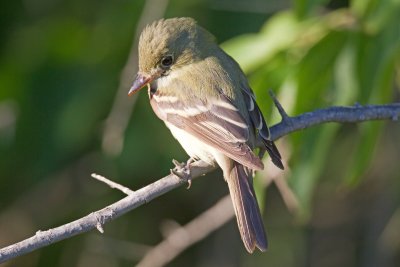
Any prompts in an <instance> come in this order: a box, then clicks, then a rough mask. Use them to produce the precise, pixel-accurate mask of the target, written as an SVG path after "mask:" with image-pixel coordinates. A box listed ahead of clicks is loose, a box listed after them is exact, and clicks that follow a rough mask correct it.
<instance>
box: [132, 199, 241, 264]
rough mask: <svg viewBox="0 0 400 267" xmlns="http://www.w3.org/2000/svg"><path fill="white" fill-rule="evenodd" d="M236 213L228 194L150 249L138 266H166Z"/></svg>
mask: <svg viewBox="0 0 400 267" xmlns="http://www.w3.org/2000/svg"><path fill="white" fill-rule="evenodd" d="M234 214H235V212H234V211H233V207H232V202H231V197H230V196H229V195H227V196H225V197H223V198H222V199H220V200H219V201H218V202H217V203H216V204H215V205H214V206H212V207H211V208H209V209H208V210H206V211H205V212H203V213H202V214H200V215H199V216H198V217H196V218H195V219H194V220H192V221H191V222H189V223H188V224H186V225H185V226H183V227H179V228H177V229H175V230H173V231H172V233H170V234H169V235H168V236H167V238H165V239H164V240H163V241H162V242H161V243H159V244H158V245H157V246H155V247H154V248H152V249H150V250H149V252H148V253H146V254H145V256H144V257H143V258H142V260H141V261H140V262H139V263H138V264H137V265H136V267H150V266H151V267H158V266H164V265H165V264H166V263H168V262H170V261H171V260H173V259H174V258H175V257H176V256H178V255H179V254H180V253H181V252H182V251H184V250H185V249H187V248H188V247H190V246H191V245H193V244H194V243H197V242H198V241H200V240H202V239H203V238H205V237H206V236H208V235H209V234H210V233H212V232H214V231H215V230H216V229H218V228H219V227H221V225H224V224H225V223H227V222H228V221H230V219H232V218H233V216H234Z"/></svg>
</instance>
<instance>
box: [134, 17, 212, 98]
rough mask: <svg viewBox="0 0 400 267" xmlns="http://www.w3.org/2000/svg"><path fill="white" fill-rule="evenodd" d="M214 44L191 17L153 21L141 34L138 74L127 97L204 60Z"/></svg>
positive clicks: (209, 36)
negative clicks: (176, 71)
mask: <svg viewBox="0 0 400 267" xmlns="http://www.w3.org/2000/svg"><path fill="white" fill-rule="evenodd" d="M214 45H215V42H214V37H213V36H212V35H211V34H210V33H208V32H207V31H206V30H204V29H203V28H202V27H200V26H198V25H197V23H196V21H195V20H193V19H191V18H172V19H161V20H158V21H155V22H153V23H152V24H150V25H148V26H146V27H145V28H144V30H143V31H142V34H141V35H140V39H139V72H138V74H137V76H136V79H135V81H134V83H133V85H132V87H131V89H130V90H129V93H128V94H129V95H132V94H134V93H135V92H137V91H138V90H140V89H141V88H143V87H144V86H146V85H148V84H149V83H151V82H152V81H154V80H157V79H158V78H160V77H162V76H166V75H169V74H170V73H171V72H173V71H174V70H176V69H179V68H181V67H183V66H186V65H188V64H191V63H194V62H196V61H199V60H202V59H204V58H205V57H207V56H208V55H209V54H210V52H211V50H212V47H213V46H214Z"/></svg>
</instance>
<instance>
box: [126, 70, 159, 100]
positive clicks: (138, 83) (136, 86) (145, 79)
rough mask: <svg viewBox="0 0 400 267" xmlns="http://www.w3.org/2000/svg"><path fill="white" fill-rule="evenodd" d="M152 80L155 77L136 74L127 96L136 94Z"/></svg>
mask: <svg viewBox="0 0 400 267" xmlns="http://www.w3.org/2000/svg"><path fill="white" fill-rule="evenodd" d="M154 79H155V77H151V76H147V75H143V74H140V73H138V74H137V75H136V79H135V81H134V82H133V85H132V87H131V89H129V92H128V96H131V95H133V94H134V93H136V92H137V91H139V90H140V89H142V88H143V87H145V86H146V85H148V84H149V83H151V82H152V81H153V80H154Z"/></svg>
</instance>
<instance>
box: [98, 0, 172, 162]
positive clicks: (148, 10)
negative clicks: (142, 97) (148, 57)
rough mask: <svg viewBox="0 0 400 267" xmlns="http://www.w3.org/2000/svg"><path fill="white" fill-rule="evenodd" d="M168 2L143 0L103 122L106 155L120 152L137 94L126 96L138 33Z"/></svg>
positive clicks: (165, 7) (160, 14) (159, 15)
mask: <svg viewBox="0 0 400 267" xmlns="http://www.w3.org/2000/svg"><path fill="white" fill-rule="evenodd" d="M168 2H169V0H162V1H160V0H148V1H145V4H144V8H143V10H142V12H141V15H140V18H139V21H138V23H137V26H136V31H135V32H136V34H135V36H134V38H133V41H132V45H131V50H130V52H129V56H128V61H127V62H126V64H125V66H124V69H123V70H122V74H121V78H120V82H119V86H118V89H117V93H116V95H115V99H114V103H113V105H112V108H111V110H110V113H109V114H108V117H107V119H106V120H105V124H104V131H103V136H102V148H103V152H104V153H106V154H108V155H112V156H116V155H119V154H120V153H121V151H122V147H123V144H124V134H125V130H126V127H127V125H128V121H129V118H130V116H131V114H132V109H133V107H134V105H135V103H136V100H137V96H138V95H134V96H133V97H130V98H129V99H128V98H127V97H126V96H127V94H128V90H129V88H130V87H131V85H132V82H133V74H134V73H136V72H137V71H138V69H137V62H138V52H137V47H138V43H139V33H140V32H141V31H142V29H143V28H144V27H145V26H146V25H147V24H149V23H150V22H152V21H155V20H157V19H160V18H162V17H163V15H164V13H165V10H166V9H167V6H168Z"/></svg>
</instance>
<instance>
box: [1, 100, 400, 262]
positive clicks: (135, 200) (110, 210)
mask: <svg viewBox="0 0 400 267" xmlns="http://www.w3.org/2000/svg"><path fill="white" fill-rule="evenodd" d="M399 116H400V103H397V104H390V105H374V106H373V105H369V106H364V107H362V106H355V107H331V108H326V109H320V110H316V111H313V112H309V113H305V114H302V115H299V116H296V117H289V122H290V123H288V122H287V121H282V122H281V123H278V124H277V125H275V126H273V127H271V136H272V140H276V139H278V138H280V137H282V136H284V135H287V134H289V133H291V132H294V131H297V130H300V129H305V128H309V127H311V126H314V125H319V124H321V123H325V122H341V123H347V122H351V123H354V122H363V121H370V120H393V121H396V120H398V118H399ZM215 168H216V167H214V166H208V165H207V164H206V163H204V162H202V161H197V162H194V163H193V164H191V165H190V169H191V175H192V178H196V177H199V176H201V175H204V174H206V173H208V172H210V171H212V170H214V169H215ZM183 184H186V180H183V179H180V178H179V177H177V176H175V175H173V174H170V175H168V176H166V177H164V178H161V179H160V180H158V181H156V182H154V183H152V184H150V185H148V186H146V187H143V188H141V189H139V190H137V191H135V192H134V193H132V194H130V195H129V196H127V197H125V198H123V199H121V200H120V201H118V202H115V203H114V204H111V205H109V206H107V207H105V208H103V209H101V210H99V211H96V212H93V213H91V214H89V215H87V216H85V217H83V218H81V219H78V220H76V221H73V222H71V223H67V224H65V225H63V226H59V227H56V228H53V229H50V230H47V231H38V232H37V233H36V234H35V235H34V236H32V237H30V238H28V239H25V240H23V241H21V242H18V243H16V244H13V245H10V246H8V247H5V248H2V249H0V263H2V262H5V261H7V260H10V259H12V258H15V257H17V256H20V255H23V254H26V253H29V252H31V251H34V250H36V249H39V248H41V247H44V246H48V245H50V244H53V243H55V242H58V241H60V240H63V239H66V238H69V237H72V236H75V235H78V234H81V233H84V232H88V231H90V230H93V229H95V228H96V226H97V228H98V225H104V224H105V223H107V222H109V221H111V220H113V219H115V218H117V217H120V216H121V215H123V214H125V213H127V212H128V211H130V210H133V209H135V208H137V207H139V206H141V205H143V204H145V203H148V202H150V201H151V200H152V199H154V198H156V197H158V196H161V195H163V194H165V193H167V192H169V191H171V190H172V189H174V188H177V187H178V186H181V185H183Z"/></svg>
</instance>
